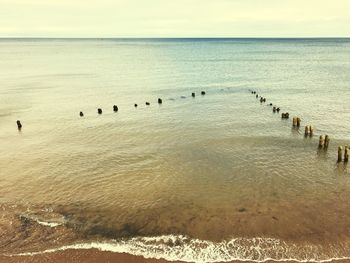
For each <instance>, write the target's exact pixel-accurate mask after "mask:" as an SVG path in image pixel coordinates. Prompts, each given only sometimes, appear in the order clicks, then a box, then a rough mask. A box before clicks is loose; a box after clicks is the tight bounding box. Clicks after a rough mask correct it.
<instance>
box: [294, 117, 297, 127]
mask: <svg viewBox="0 0 350 263" xmlns="http://www.w3.org/2000/svg"><path fill="white" fill-rule="evenodd" d="M296 126H297V117H293V127H296Z"/></svg>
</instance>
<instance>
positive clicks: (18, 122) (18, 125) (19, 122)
mask: <svg viewBox="0 0 350 263" xmlns="http://www.w3.org/2000/svg"><path fill="white" fill-rule="evenodd" d="M16 123H17V128H18V130H21V129H22V123H21V121H17V122H16Z"/></svg>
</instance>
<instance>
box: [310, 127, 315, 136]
mask: <svg viewBox="0 0 350 263" xmlns="http://www.w3.org/2000/svg"><path fill="white" fill-rule="evenodd" d="M309 132H310V137H312V136H313V135H314V128H312V126H311V125H310V128H309Z"/></svg>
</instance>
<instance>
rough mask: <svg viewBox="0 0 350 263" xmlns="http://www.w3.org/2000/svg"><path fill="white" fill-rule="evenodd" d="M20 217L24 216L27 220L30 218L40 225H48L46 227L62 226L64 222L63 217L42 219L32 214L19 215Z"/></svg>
mask: <svg viewBox="0 0 350 263" xmlns="http://www.w3.org/2000/svg"><path fill="white" fill-rule="evenodd" d="M21 217H22V218H26V219H29V220H32V221H34V222H37V223H38V224H39V225H42V226H48V227H58V226H62V225H64V224H65V220H64V218H56V219H51V220H43V219H41V218H39V217H37V216H33V215H21Z"/></svg>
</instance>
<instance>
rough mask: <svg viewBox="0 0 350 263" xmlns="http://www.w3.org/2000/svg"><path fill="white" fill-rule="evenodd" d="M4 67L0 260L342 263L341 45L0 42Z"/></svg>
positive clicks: (348, 98)
mask: <svg viewBox="0 0 350 263" xmlns="http://www.w3.org/2000/svg"><path fill="white" fill-rule="evenodd" d="M0 58H1V59H0V145H1V147H0V255H11V256H16V255H35V254H40V253H50V252H53V251H60V250H66V249H81V248H83V249H93V248H97V249H101V250H105V251H111V252H118V253H129V254H132V255H138V256H143V257H146V258H162V259H166V260H181V261H187V262H225V261H232V260H252V261H256V262H262V261H265V260H267V259H272V260H288V259H293V260H296V261H305V260H314V261H317V262H322V261H327V260H330V259H337V258H343V259H344V258H345V259H347V258H350V238H349V236H350V201H349V200H350V168H349V167H350V166H347V164H346V163H344V162H337V150H338V146H343V147H345V146H347V145H350V74H349V72H350V39H0ZM202 91H204V92H205V95H201V92H202ZM252 91H255V92H256V93H257V94H258V96H263V97H264V98H266V103H260V99H259V98H258V99H257V98H256V96H255V94H252ZM192 93H195V97H192ZM158 98H161V99H162V104H159V103H158ZM146 102H149V103H150V105H146V104H145V103H146ZM270 103H272V104H273V106H276V107H279V108H280V109H281V111H280V112H279V113H277V112H276V113H274V112H273V110H272V106H270ZM134 104H137V105H138V106H137V107H135V106H134ZM113 105H117V106H118V111H117V112H114V111H113ZM98 108H101V109H102V111H103V113H102V114H98V113H97V109H98ZM80 111H82V112H83V114H84V116H83V117H80V116H79V113H80ZM285 112H288V113H289V114H290V118H289V119H287V120H285V119H282V118H281V113H285ZM293 117H299V118H300V119H301V126H300V128H295V127H292V118H293ZM17 120H20V121H21V123H22V125H23V127H22V129H21V130H20V131H19V130H18V129H17V125H16V121H17ZM305 125H312V126H313V127H314V134H313V136H312V137H310V136H308V137H305V136H304V127H305ZM321 135H329V138H330V143H329V147H328V149H319V148H318V140H319V136H321Z"/></svg>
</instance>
